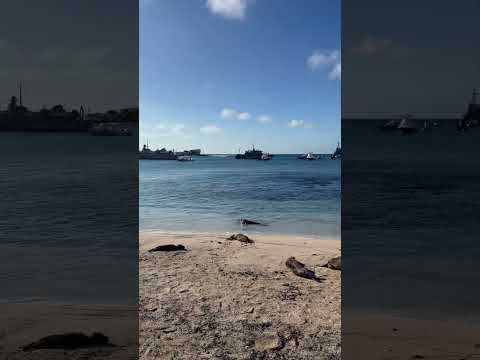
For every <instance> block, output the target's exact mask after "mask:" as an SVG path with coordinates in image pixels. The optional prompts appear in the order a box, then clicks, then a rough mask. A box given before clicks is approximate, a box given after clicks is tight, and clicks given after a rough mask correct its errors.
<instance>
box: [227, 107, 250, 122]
mask: <svg viewBox="0 0 480 360" xmlns="http://www.w3.org/2000/svg"><path fill="white" fill-rule="evenodd" d="M220 117H221V118H222V119H226V120H241V121H246V120H250V119H251V118H252V114H250V113H249V112H246V111H237V110H235V109H231V108H223V109H222V111H220Z"/></svg>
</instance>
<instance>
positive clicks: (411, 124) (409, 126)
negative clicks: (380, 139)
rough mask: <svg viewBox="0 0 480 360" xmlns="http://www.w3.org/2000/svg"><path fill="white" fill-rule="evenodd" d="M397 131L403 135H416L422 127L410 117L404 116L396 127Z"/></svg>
mask: <svg viewBox="0 0 480 360" xmlns="http://www.w3.org/2000/svg"><path fill="white" fill-rule="evenodd" d="M398 129H399V130H401V131H402V132H403V133H404V134H416V133H418V132H419V131H421V130H422V126H421V125H419V124H418V123H417V122H416V121H415V120H414V119H413V118H412V116H411V115H408V114H406V115H404V116H403V117H402V119H401V121H400V124H399V125H398Z"/></svg>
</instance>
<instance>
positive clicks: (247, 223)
mask: <svg viewBox="0 0 480 360" xmlns="http://www.w3.org/2000/svg"><path fill="white" fill-rule="evenodd" d="M240 223H241V224H242V225H262V226H266V225H265V224H262V223H259V222H256V221H253V220H248V219H240Z"/></svg>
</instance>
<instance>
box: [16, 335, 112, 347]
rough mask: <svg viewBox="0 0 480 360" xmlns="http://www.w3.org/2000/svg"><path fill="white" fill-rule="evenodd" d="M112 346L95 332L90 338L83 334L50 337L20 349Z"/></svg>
mask: <svg viewBox="0 0 480 360" xmlns="http://www.w3.org/2000/svg"><path fill="white" fill-rule="evenodd" d="M101 346H109V347H111V346H114V345H112V344H110V343H109V340H108V337H107V336H105V335H103V334H102V333H98V332H95V333H93V334H92V335H91V336H88V335H85V334H83V333H76V332H72V333H66V334H59V335H50V336H46V337H44V338H41V339H40V340H38V341H35V342H33V343H31V344H28V345H25V346H23V347H22V350H23V351H33V350H38V349H77V348H85V347H101Z"/></svg>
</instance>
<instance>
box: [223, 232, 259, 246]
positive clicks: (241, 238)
mask: <svg viewBox="0 0 480 360" xmlns="http://www.w3.org/2000/svg"><path fill="white" fill-rule="evenodd" d="M226 240H237V241H240V242H242V243H245V244H253V243H254V241H253V240H252V239H250V238H249V237H248V236H246V235H243V234H234V235H232V236H230V237H228V238H227V239H226Z"/></svg>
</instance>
